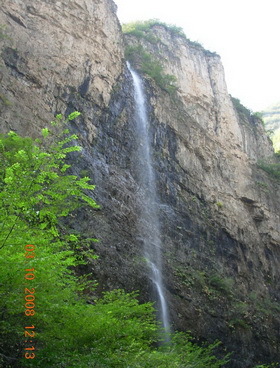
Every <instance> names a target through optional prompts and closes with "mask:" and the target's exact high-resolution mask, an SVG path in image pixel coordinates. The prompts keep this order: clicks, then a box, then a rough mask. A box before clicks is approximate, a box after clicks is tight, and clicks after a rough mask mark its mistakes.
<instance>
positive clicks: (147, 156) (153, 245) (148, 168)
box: [127, 63, 170, 332]
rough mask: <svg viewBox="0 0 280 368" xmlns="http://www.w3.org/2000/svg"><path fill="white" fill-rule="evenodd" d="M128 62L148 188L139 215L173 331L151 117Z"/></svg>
mask: <svg viewBox="0 0 280 368" xmlns="http://www.w3.org/2000/svg"><path fill="white" fill-rule="evenodd" d="M127 66H128V69H129V71H130V73H131V76H132V79H133V86H134V101H135V122H136V130H137V137H138V138H137V139H138V142H137V143H138V151H137V171H138V176H139V179H138V182H139V185H140V187H141V189H142V190H143V191H144V200H143V204H142V210H141V214H140V216H139V231H140V235H141V237H142V238H143V242H144V255H145V258H146V260H147V263H148V266H149V269H150V277H151V280H152V282H153V283H154V286H155V289H156V292H157V295H158V302H159V303H158V304H159V309H160V311H159V312H160V319H161V322H162V324H163V327H164V329H165V331H166V332H169V330H170V325H169V316H168V308H167V303H166V299H165V295H164V288H163V282H162V266H161V239H160V223H159V217H158V201H157V191H156V183H155V174H154V169H153V165H152V155H151V142H150V136H149V119H148V114H147V109H146V103H145V94H144V88H143V85H142V80H141V78H140V77H139V75H138V74H137V73H136V72H135V71H134V70H133V69H132V68H131V66H130V65H129V63H127Z"/></svg>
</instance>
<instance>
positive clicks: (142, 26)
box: [122, 19, 217, 55]
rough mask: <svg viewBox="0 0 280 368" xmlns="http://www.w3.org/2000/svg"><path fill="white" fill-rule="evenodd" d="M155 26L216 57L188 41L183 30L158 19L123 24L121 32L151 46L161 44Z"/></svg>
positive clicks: (199, 45) (194, 42)
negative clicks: (144, 41) (142, 40)
mask: <svg viewBox="0 0 280 368" xmlns="http://www.w3.org/2000/svg"><path fill="white" fill-rule="evenodd" d="M155 26H160V27H163V28H165V29H166V30H167V31H168V32H169V33H170V34H171V36H172V37H182V38H184V39H185V40H187V41H188V44H189V45H190V46H193V47H195V48H198V49H201V50H204V51H205V52H206V53H207V54H210V55H217V54H216V53H215V52H211V51H208V50H205V49H204V48H203V46H202V45H201V44H200V43H199V42H196V41H191V40H190V39H188V38H187V37H186V35H185V33H184V31H183V28H181V27H178V26H176V25H174V24H167V23H164V22H161V21H160V20H158V19H150V20H146V21H136V22H131V23H127V24H123V25H122V31H123V33H124V34H127V35H131V36H134V37H136V38H138V39H144V40H146V41H148V42H150V43H152V44H157V43H158V42H161V40H160V38H158V37H157V36H155V32H154V27H155Z"/></svg>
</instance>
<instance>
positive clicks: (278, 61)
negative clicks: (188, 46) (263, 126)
mask: <svg viewBox="0 0 280 368" xmlns="http://www.w3.org/2000/svg"><path fill="white" fill-rule="evenodd" d="M114 1H115V3H116V4H117V6H118V12H117V15H118V17H119V19H120V22H121V23H128V22H132V21H135V20H148V19H154V18H156V19H159V20H161V21H163V22H165V23H168V24H175V25H177V26H179V27H182V28H183V30H184V32H185V34H186V36H187V37H188V38H189V39H190V40H192V41H197V42H199V43H201V44H202V45H203V46H204V47H205V48H206V49H207V50H210V51H215V52H217V53H218V54H219V55H220V56H221V58H222V63H223V65H224V68H225V77H226V82H227V87H228V91H229V93H230V94H231V95H232V96H233V97H236V98H239V99H240V101H241V103H243V105H245V106H246V107H247V108H249V109H250V110H253V111H261V110H262V109H265V108H266V107H267V106H269V105H271V104H273V103H276V102H279V101H280V0H234V1H233V0H168V1H167V0H114Z"/></svg>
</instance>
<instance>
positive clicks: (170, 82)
mask: <svg viewBox="0 0 280 368" xmlns="http://www.w3.org/2000/svg"><path fill="white" fill-rule="evenodd" d="M125 57H126V59H127V60H128V61H130V62H131V63H132V65H133V66H135V67H136V68H137V69H138V70H140V72H142V73H144V74H146V75H148V76H149V77H150V78H152V79H153V80H154V81H155V83H156V84H157V85H158V86H159V87H160V88H161V89H163V90H164V91H166V92H168V93H169V94H170V95H172V94H174V93H175V91H176V90H177V86H176V77H175V76H174V75H170V74H166V73H164V69H163V66H162V65H161V63H160V62H159V61H157V60H156V59H155V58H154V57H153V56H152V55H151V54H150V53H148V52H147V51H145V49H144V48H143V46H141V45H138V46H128V47H127V48H126V50H125Z"/></svg>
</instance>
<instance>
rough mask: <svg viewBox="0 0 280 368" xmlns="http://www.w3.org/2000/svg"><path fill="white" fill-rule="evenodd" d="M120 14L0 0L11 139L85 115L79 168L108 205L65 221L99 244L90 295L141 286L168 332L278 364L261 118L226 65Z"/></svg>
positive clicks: (269, 188)
mask: <svg viewBox="0 0 280 368" xmlns="http://www.w3.org/2000/svg"><path fill="white" fill-rule="evenodd" d="M116 11H117V8H116V5H115V3H114V2H113V1H112V0H74V1H71V2H67V1H65V0H62V1H55V0H51V1H50V0H40V1H37V2H36V3H34V1H31V0H24V1H23V0H17V1H11V0H3V1H2V6H1V9H0V25H1V26H4V28H3V34H5V37H0V47H1V57H0V81H1V85H0V128H1V132H2V133H6V132H8V131H10V130H13V131H15V132H16V133H18V134H20V135H23V136H31V137H32V138H34V139H35V138H37V137H38V136H39V134H40V131H41V129H42V128H44V127H45V126H46V124H47V122H49V121H52V120H53V117H54V115H56V114H63V115H64V116H67V115H68V114H70V113H71V112H73V111H79V112H81V115H80V116H79V117H78V118H77V119H76V120H75V121H70V122H69V128H70V129H71V132H73V134H76V135H77V136H78V144H79V145H80V146H81V147H82V151H80V152H79V153H77V155H75V156H74V155H73V156H71V157H72V159H71V164H72V165H73V166H72V172H73V174H75V175H78V176H80V177H83V176H88V177H89V178H90V180H91V183H92V184H94V185H96V188H95V190H94V192H93V196H94V199H95V200H96V202H97V203H98V204H99V205H100V209H99V210H97V211H91V210H88V211H83V210H77V211H76V212H75V213H74V214H73V215H72V217H71V218H70V219H69V220H67V221H68V222H67V225H68V226H69V227H70V228H71V229H74V230H75V231H77V232H79V233H82V234H84V235H85V236H88V237H90V238H97V239H98V240H99V242H96V243H94V245H93V247H94V252H95V253H96V254H97V255H98V256H99V259H88V260H87V264H86V265H84V266H83V267H82V272H84V273H85V274H88V273H90V274H91V275H92V279H94V280H96V281H97V283H98V284H97V286H96V289H95V291H94V292H95V293H96V294H98V295H101V294H102V293H103V292H104V291H108V290H113V289H124V290H125V291H127V292H132V291H135V290H138V291H139V300H140V301H141V302H147V301H152V302H156V304H155V305H156V309H157V310H158V317H159V319H160V320H161V321H162V323H163V326H164V328H165V330H166V331H169V330H172V331H173V330H174V331H190V332H191V334H192V336H193V337H194V339H195V341H196V342H198V343H199V344H203V343H205V342H207V343H213V342H214V341H216V340H220V341H221V346H220V350H219V353H223V352H231V353H232V355H231V360H230V363H229V364H227V365H226V366H225V367H229V368H253V367H255V366H257V365H258V364H272V363H275V364H276V365H275V367H278V366H280V365H279V364H280V304H279V303H280V286H279V285H280V211H279V209H280V183H279V180H277V179H276V178H274V177H272V176H270V175H269V174H268V173H267V172H266V171H264V170H263V169H262V168H261V163H266V164H273V163H274V162H275V156H274V151H273V147H272V143H271V141H270V139H269V138H268V137H267V135H266V132H265V129H264V126H263V124H262V121H261V120H260V119H259V117H257V116H255V115H254V114H252V113H250V111H248V110H247V109H246V108H244V106H242V105H241V104H240V102H239V101H238V100H237V99H234V98H232V97H231V96H230V95H229V94H228V91H227V86H226V82H225V76H224V70H223V66H222V63H221V59H220V57H219V55H217V54H216V53H213V52H210V51H208V50H205V49H204V48H203V47H202V46H201V45H199V44H196V43H194V42H191V41H190V40H188V39H187V38H186V36H185V35H183V34H182V33H181V32H180V31H178V29H174V28H172V27H170V26H167V25H165V24H163V23H160V22H157V21H154V22H150V23H149V22H147V23H146V24H145V26H143V27H142V28H141V31H139V30H138V33H137V32H135V30H134V31H133V30H127V31H125V30H124V32H123V31H122V28H121V25H120V23H119V20H118V18H117V15H116ZM1 30H2V28H1ZM240 56H241V57H242V55H240ZM127 62H129V63H130V64H127ZM277 364H278V365H277Z"/></svg>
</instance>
